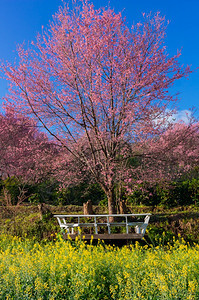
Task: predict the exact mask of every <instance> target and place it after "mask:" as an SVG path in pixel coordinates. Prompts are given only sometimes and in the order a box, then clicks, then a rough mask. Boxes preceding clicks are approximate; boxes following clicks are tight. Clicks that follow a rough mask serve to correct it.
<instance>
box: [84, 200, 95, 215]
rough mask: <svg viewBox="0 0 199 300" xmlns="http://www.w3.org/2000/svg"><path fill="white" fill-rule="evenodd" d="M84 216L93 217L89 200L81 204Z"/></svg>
mask: <svg viewBox="0 0 199 300" xmlns="http://www.w3.org/2000/svg"><path fill="white" fill-rule="evenodd" d="M83 208H84V215H94V211H93V206H92V202H91V200H88V201H87V202H86V203H84V204H83Z"/></svg>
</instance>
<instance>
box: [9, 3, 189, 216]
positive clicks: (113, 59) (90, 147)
mask: <svg viewBox="0 0 199 300" xmlns="http://www.w3.org/2000/svg"><path fill="white" fill-rule="evenodd" d="M165 29H166V26H165V19H164V18H163V17H161V16H160V15H159V13H157V14H156V15H154V16H153V17H151V16H146V15H143V20H142V22H140V23H138V24H137V25H135V26H132V28H131V29H129V28H128V26H127V25H126V23H125V20H124V19H123V18H122V16H121V13H119V14H116V13H114V11H113V10H111V9H109V8H108V9H99V10H95V9H94V7H93V5H92V4H88V2H87V1H85V2H84V1H82V6H81V7H76V8H75V10H74V11H70V10H69V8H67V7H64V8H60V9H59V11H58V13H57V14H56V15H55V17H54V22H53V23H52V24H51V26H50V29H49V30H48V31H46V32H43V33H42V35H39V36H38V37H37V42H36V43H35V44H34V43H32V44H33V45H32V48H31V49H28V50H25V49H23V48H22V47H20V48H19V50H18V54H19V59H20V62H19V65H17V66H14V67H13V66H11V65H9V64H7V65H6V66H4V71H5V73H6V75H7V78H8V79H9V80H10V81H11V90H10V91H11V93H10V95H9V97H10V98H12V100H13V101H14V102H15V103H18V104H19V105H20V108H21V110H23V111H25V112H26V113H28V114H32V115H34V116H35V117H36V118H37V120H39V122H40V123H41V124H42V125H43V127H44V128H45V129H46V130H47V132H48V133H50V134H51V135H52V136H53V137H54V138H56V139H57V141H58V142H59V143H60V144H62V145H63V147H64V148H65V149H66V150H67V152H68V154H69V155H72V156H73V157H74V159H75V160H76V161H78V162H79V164H80V165H81V166H82V169H83V170H86V171H87V172H89V173H90V176H91V177H92V178H93V179H94V180H95V181H96V182H98V183H99V184H100V186H101V187H102V189H103V190H104V192H105V193H106V195H107V198H108V208H109V213H110V214H112V213H115V212H116V205H115V195H114V186H115V184H116V182H117V180H118V173H119V171H122V176H123V178H125V177H126V178H128V176H129V175H128V172H126V169H125V168H124V169H123V170H121V165H123V166H125V165H126V162H127V160H128V158H129V151H128V150H129V145H134V146H135V145H137V144H139V145H140V146H142V145H143V147H144V145H145V143H146V141H147V140H148V139H149V138H150V139H151V138H152V137H154V136H158V135H160V134H161V133H162V132H164V130H165V128H166V127H165V126H163V125H164V124H165V120H166V119H167V114H168V113H167V110H166V108H167V107H168V105H170V103H171V102H174V101H175V98H174V97H172V96H171V95H170V94H169V93H168V89H169V87H170V86H171V85H172V84H173V83H174V81H175V80H177V79H180V78H181V77H183V76H186V75H187V74H188V73H189V72H190V71H189V68H186V69H183V68H182V67H181V66H180V65H179V64H178V61H177V60H178V57H179V55H180V53H178V54H177V55H176V56H173V57H169V56H168V54H167V52H166V47H165V45H164V38H165ZM157 119H159V120H160V119H161V120H162V121H161V122H156V120H157ZM82 139H83V140H84V143H83V144H84V145H81V144H82ZM134 154H135V152H134ZM135 155H136V154H135ZM158 158H159V157H157V159H158ZM82 169H81V170H80V172H81V171H82Z"/></svg>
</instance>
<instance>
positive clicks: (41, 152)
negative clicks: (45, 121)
mask: <svg viewBox="0 0 199 300" xmlns="http://www.w3.org/2000/svg"><path fill="white" fill-rule="evenodd" d="M55 153H56V149H55V147H54V145H53V144H52V143H50V142H49V140H48V138H47V136H46V135H45V134H44V133H42V132H40V131H39V130H38V128H37V126H36V122H35V121H34V120H33V119H30V118H28V117H24V116H23V115H21V114H16V113H15V112H14V109H13V108H12V107H11V106H6V112H5V114H3V113H0V175H1V177H8V176H9V177H11V176H16V177H18V178H22V179H23V180H24V181H29V182H30V181H32V182H37V181H39V180H42V179H44V178H47V177H49V174H50V172H51V168H50V166H51V164H52V158H53V154H55Z"/></svg>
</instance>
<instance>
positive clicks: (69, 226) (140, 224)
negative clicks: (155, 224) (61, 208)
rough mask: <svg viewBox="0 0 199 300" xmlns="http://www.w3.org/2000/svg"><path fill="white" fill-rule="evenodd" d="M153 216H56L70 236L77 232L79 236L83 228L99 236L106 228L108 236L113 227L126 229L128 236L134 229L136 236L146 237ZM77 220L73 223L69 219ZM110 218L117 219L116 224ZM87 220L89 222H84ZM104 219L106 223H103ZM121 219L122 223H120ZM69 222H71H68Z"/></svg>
mask: <svg viewBox="0 0 199 300" xmlns="http://www.w3.org/2000/svg"><path fill="white" fill-rule="evenodd" d="M150 215H151V214H112V215H54V217H56V218H57V220H58V223H59V226H60V227H61V228H63V229H65V230H66V232H67V233H68V234H74V233H75V231H76V230H77V232H78V234H80V233H81V229H82V228H86V227H91V228H94V232H95V234H98V231H99V228H100V227H104V226H105V227H106V228H107V231H108V234H111V228H112V227H126V234H129V228H130V227H134V231H135V233H136V234H139V235H142V236H144V234H145V232H146V228H147V226H148V223H149V220H150ZM71 218H73V219H75V222H74V223H71V222H70V220H69V219H71ZM110 218H115V219H116V221H115V222H110V221H109V220H110ZM132 218H133V219H140V218H141V219H143V220H142V221H140V220H136V221H134V220H133V221H131V220H130V219H132ZM83 219H87V222H83V221H84V220H83ZM89 219H90V220H91V222H89ZM102 219H104V220H105V221H103V222H102V221H101V220H102ZM119 219H121V222H120V221H118V220H119ZM68 220H69V222H67V221H68Z"/></svg>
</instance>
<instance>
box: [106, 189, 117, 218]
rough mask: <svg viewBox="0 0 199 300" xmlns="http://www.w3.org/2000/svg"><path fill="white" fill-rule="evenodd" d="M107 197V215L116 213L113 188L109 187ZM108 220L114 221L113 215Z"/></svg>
mask: <svg viewBox="0 0 199 300" xmlns="http://www.w3.org/2000/svg"><path fill="white" fill-rule="evenodd" d="M107 198H108V213H109V215H113V214H117V209H116V201H115V195H114V189H113V188H112V189H110V190H109V191H108V193H107ZM109 222H114V217H110V218H109Z"/></svg>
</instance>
